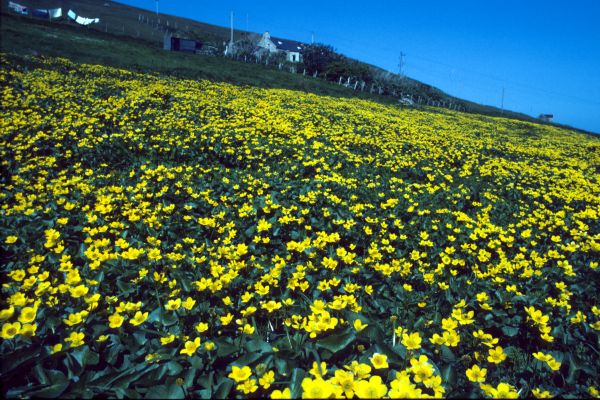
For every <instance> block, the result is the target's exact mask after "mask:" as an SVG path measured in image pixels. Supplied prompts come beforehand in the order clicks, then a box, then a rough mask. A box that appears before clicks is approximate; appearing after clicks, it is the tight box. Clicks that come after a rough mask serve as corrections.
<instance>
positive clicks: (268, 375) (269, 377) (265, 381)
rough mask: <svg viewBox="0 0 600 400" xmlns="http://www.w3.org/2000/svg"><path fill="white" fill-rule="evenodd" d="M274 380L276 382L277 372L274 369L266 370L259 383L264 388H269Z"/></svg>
mask: <svg viewBox="0 0 600 400" xmlns="http://www.w3.org/2000/svg"><path fill="white" fill-rule="evenodd" d="M273 382H275V372H273V371H268V372H265V373H264V374H263V376H261V377H260V379H259V380H258V383H259V384H260V385H261V386H262V387H263V389H268V388H269V387H270V386H271V383H273Z"/></svg>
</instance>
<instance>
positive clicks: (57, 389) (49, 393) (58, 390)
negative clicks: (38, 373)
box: [27, 379, 69, 398]
mask: <svg viewBox="0 0 600 400" xmlns="http://www.w3.org/2000/svg"><path fill="white" fill-rule="evenodd" d="M68 386H69V381H67V380H66V379H65V380H64V381H62V382H58V383H53V384H52V385H50V386H47V387H45V388H43V389H39V390H35V391H33V392H28V393H27V396H28V397H47V398H57V397H60V395H61V394H63V393H64V391H65V390H66V389H67V387H68Z"/></svg>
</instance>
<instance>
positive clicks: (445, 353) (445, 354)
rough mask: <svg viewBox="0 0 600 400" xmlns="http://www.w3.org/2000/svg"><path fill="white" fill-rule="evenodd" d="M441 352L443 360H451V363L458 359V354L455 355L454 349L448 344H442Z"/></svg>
mask: <svg viewBox="0 0 600 400" xmlns="http://www.w3.org/2000/svg"><path fill="white" fill-rule="evenodd" d="M440 352H441V356H442V360H444V361H446V362H449V363H452V362H454V361H456V356H455V355H454V353H453V352H452V350H450V348H449V347H448V346H446V345H442V346H441V348H440Z"/></svg>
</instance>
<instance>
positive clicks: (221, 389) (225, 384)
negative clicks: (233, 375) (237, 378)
mask: <svg viewBox="0 0 600 400" xmlns="http://www.w3.org/2000/svg"><path fill="white" fill-rule="evenodd" d="M232 387H233V381H232V380H231V379H229V378H223V379H222V380H221V381H220V382H219V383H218V384H217V386H216V387H215V389H214V390H213V396H212V397H213V398H216V399H226V398H228V397H229V392H231V388H232Z"/></svg>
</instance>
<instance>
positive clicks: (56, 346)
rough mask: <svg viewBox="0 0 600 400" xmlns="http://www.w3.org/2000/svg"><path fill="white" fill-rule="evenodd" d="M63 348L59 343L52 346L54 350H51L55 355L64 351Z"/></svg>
mask: <svg viewBox="0 0 600 400" xmlns="http://www.w3.org/2000/svg"><path fill="white" fill-rule="evenodd" d="M62 348H63V345H62V343H57V344H55V345H54V346H52V350H51V351H52V354H54V353H58V352H59V351H61V350H62Z"/></svg>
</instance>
